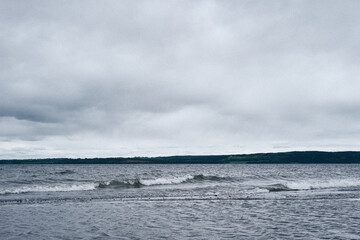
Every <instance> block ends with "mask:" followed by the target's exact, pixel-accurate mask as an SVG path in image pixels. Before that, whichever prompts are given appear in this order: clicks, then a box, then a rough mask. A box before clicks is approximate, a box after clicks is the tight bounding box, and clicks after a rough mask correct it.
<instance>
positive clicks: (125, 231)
mask: <svg viewBox="0 0 360 240" xmlns="http://www.w3.org/2000/svg"><path fill="white" fill-rule="evenodd" d="M359 174H360V165H2V166H0V226H1V228H0V239H360V175H359Z"/></svg>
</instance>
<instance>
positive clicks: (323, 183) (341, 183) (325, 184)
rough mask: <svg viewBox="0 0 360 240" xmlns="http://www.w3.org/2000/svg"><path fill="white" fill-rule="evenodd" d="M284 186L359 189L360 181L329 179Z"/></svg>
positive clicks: (292, 187)
mask: <svg viewBox="0 0 360 240" xmlns="http://www.w3.org/2000/svg"><path fill="white" fill-rule="evenodd" d="M284 185H286V186H287V187H289V188H291V189H303V190H308V189H321V188H338V187H357V186H360V179H328V180H316V179H314V180H312V179H309V180H305V181H304V180H303V181H296V182H287V183H285V184H284Z"/></svg>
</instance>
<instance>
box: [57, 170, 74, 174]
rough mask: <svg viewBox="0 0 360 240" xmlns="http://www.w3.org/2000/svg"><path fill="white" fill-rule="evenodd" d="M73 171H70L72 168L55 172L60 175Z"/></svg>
mask: <svg viewBox="0 0 360 240" xmlns="http://www.w3.org/2000/svg"><path fill="white" fill-rule="evenodd" d="M74 173H75V171H72V170H68V169H67V170H63V171H59V172H56V173H55V174H60V175H64V174H74Z"/></svg>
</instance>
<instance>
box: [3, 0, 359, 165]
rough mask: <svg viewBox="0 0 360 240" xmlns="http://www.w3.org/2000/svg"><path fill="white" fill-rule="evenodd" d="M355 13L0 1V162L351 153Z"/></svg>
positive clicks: (355, 126) (255, 4)
mask: <svg viewBox="0 0 360 240" xmlns="http://www.w3.org/2000/svg"><path fill="white" fill-rule="evenodd" d="M359 12H360V1H356V0H353V1H350V0H344V1H333V0H297V1H294V0H274V1H267V0H251V1H246V0H240V1H235V0H233V1H231V0H230V1H221V0H219V1H211V0H207V1H201V0H197V1H190V0H188V1H185V0H183V1H180V0H174V1H166V0H162V1H157V0H153V1H132V0H129V1H125V0H120V1H118V0H113V1H112V0H111V1H110V0H103V1H92V0H86V1H85V0H84V1H82V0H78V1H65V0H55V1H48V0H44V1H37V0H34V1H27V0H23V1H21V0H8V1H7V0H0V159H16V158H18V159H23V158H46V157H71V158H75V157H114V156H122V157H128V156H165V155H189V154H194V155H199V154H241V153H255V152H283V151H295V150H299V151H303V150H322V151H343V150H360V142H359V139H360V94H359V92H360V67H359V66H360V45H359V42H360V39H359V38H360V14H359Z"/></svg>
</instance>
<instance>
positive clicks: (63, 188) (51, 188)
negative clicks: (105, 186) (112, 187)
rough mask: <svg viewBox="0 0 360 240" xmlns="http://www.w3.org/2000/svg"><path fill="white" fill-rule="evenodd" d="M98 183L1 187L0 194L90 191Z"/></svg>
mask: <svg viewBox="0 0 360 240" xmlns="http://www.w3.org/2000/svg"><path fill="white" fill-rule="evenodd" d="M96 186H97V185H96V184H94V183H87V184H72V185H67V184H62V185H44V186H41V185H35V186H23V187H19V188H8V189H1V190H0V194H17V193H27V192H70V191H89V190H94V189H95V188H96Z"/></svg>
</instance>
